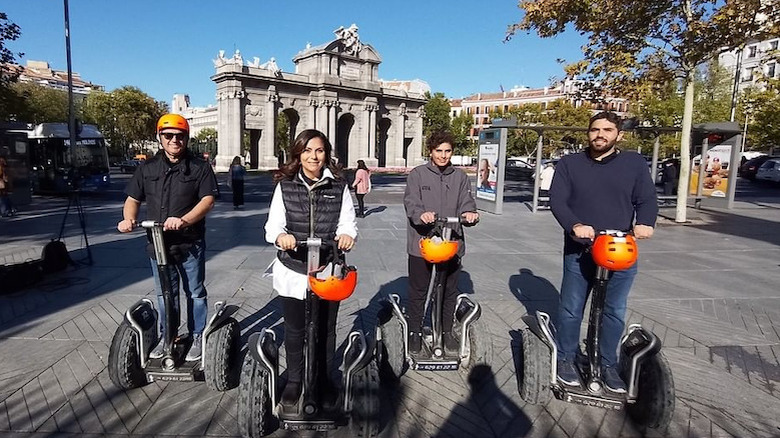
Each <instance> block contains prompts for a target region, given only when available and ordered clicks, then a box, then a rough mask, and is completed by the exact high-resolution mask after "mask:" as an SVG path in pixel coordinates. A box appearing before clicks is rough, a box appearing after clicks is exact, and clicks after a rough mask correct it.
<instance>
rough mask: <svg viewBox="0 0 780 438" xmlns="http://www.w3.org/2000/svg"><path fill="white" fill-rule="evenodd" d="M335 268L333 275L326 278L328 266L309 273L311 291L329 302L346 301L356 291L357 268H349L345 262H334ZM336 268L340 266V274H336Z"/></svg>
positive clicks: (332, 271) (332, 270)
mask: <svg viewBox="0 0 780 438" xmlns="http://www.w3.org/2000/svg"><path fill="white" fill-rule="evenodd" d="M334 263H335V264H334V268H332V269H331V275H329V276H327V277H326V278H321V277H323V273H324V272H325V270H326V269H327V266H323V267H322V268H320V269H319V270H317V271H312V272H310V273H309V289H311V291H312V292H314V293H315V294H316V295H317V296H318V297H320V298H322V299H323V300H328V301H342V300H346V299H347V298H349V297H350V296H351V295H352V292H354V291H355V286H356V285H357V268H356V267H354V266H348V265H347V264H346V263H343V262H340V261H339V262H334ZM335 266H340V269H338V271H340V272H339V273H336V271H337V269H336V268H335Z"/></svg>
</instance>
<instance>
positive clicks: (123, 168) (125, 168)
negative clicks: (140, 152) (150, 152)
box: [119, 160, 143, 173]
mask: <svg viewBox="0 0 780 438" xmlns="http://www.w3.org/2000/svg"><path fill="white" fill-rule="evenodd" d="M141 163H143V161H141V160H127V161H123V162H121V163H119V171H120V172H122V173H135V169H136V168H138V166H140V165H141Z"/></svg>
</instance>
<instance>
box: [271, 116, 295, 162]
mask: <svg viewBox="0 0 780 438" xmlns="http://www.w3.org/2000/svg"><path fill="white" fill-rule="evenodd" d="M274 141H275V142H276V143H275V147H274V152H275V154H276V156H277V157H278V156H279V154H282V158H284V161H285V162H286V161H287V155H288V154H289V152H290V146H291V144H292V139H291V138H290V120H289V119H288V118H287V114H285V113H283V112H282V113H279V114H278V115H277V116H276V136H275V138H274Z"/></svg>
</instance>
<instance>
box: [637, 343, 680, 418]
mask: <svg viewBox="0 0 780 438" xmlns="http://www.w3.org/2000/svg"><path fill="white" fill-rule="evenodd" d="M626 412H627V413H628V416H629V417H630V418H631V420H632V421H633V422H634V424H636V425H637V426H638V428H639V429H640V430H641V431H646V430H648V429H654V430H665V429H666V427H667V426H669V423H670V422H671V421H672V415H673V414H674V379H673V378H672V369H671V368H670V367H669V362H668V361H667V360H666V357H665V356H664V355H663V352H660V351H659V352H658V353H656V354H655V355H654V356H653V357H651V358H649V359H647V360H646V361H645V362H644V363H642V366H641V368H640V370H639V391H638V392H637V400H636V403H632V404H627V405H626Z"/></svg>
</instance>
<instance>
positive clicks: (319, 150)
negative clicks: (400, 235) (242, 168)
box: [265, 129, 357, 406]
mask: <svg viewBox="0 0 780 438" xmlns="http://www.w3.org/2000/svg"><path fill="white" fill-rule="evenodd" d="M331 151H332V147H331V144H330V142H329V141H328V138H327V137H326V136H325V134H323V133H322V132H320V131H317V130H315V129H307V130H305V131H303V132H301V133H300V134H299V135H298V137H297V138H296V139H295V141H294V142H293V145H292V148H291V151H290V156H291V158H290V160H289V161H288V162H287V163H286V164H285V165H284V166H282V168H281V169H279V171H278V172H277V173H276V174H275V175H274V181H275V182H276V183H277V184H276V187H275V188H274V194H273V198H272V200H271V208H270V209H269V212H268V221H267V222H266V224H265V239H266V240H267V241H268V242H269V243H273V244H274V245H275V246H276V248H277V249H278V250H279V251H278V253H277V257H276V260H275V261H274V263H273V284H274V290H276V292H277V293H278V294H279V295H280V296H281V297H282V305H283V312H284V328H285V335H284V345H285V349H286V352H287V385H286V386H285V388H284V391H283V392H282V400H281V401H282V404H283V405H286V406H293V405H295V404H296V403H297V401H298V399H299V397H300V394H301V389H302V387H301V382H302V378H303V340H304V333H305V327H304V322H305V321H304V309H305V303H304V300H305V299H306V290H307V284H308V283H307V281H308V280H307V272H306V269H307V263H306V254H307V250H306V248H296V242H297V241H299V240H305V239H306V238H307V237H319V238H322V239H328V240H333V239H335V240H337V241H338V247H339V249H340V250H342V251H348V250H350V249H352V246H353V245H354V241H355V238H356V237H357V227H356V224H355V209H354V207H353V205H352V197H351V196H350V193H349V188H348V185H347V183H346V182H345V181H344V179H343V178H341V176H340V173H339V169H338V168H337V167H336V166H335V165H334V162H333V159H332V157H331ZM332 252H333V250H332V248H331V247H329V246H328V245H325V246H323V249H322V253H321V254H320V262H321V264H322V265H325V264H327V263H328V262H330V261H332V260H333V258H334V254H333V253H332ZM315 305H319V306H320V308H319V315H320V325H319V328H318V329H319V335H318V339H321V340H324V342H320V343H319V344H318V345H317V354H318V356H320V357H325V358H326V360H325V361H324V362H322V361H321V362H320V363H321V367H320V369H318V370H317V380H318V385H319V388H320V394H322V395H323V397H324V400H323V405H325V406H327V405H329V404H335V402H336V401H337V399H338V385H337V384H336V383H334V382H333V381H332V380H331V379H330V376H329V369H330V368H329V366H328V364H330V363H331V362H332V360H333V356H334V354H335V350H336V315H337V313H338V307H339V302H338V301H325V300H315Z"/></svg>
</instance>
